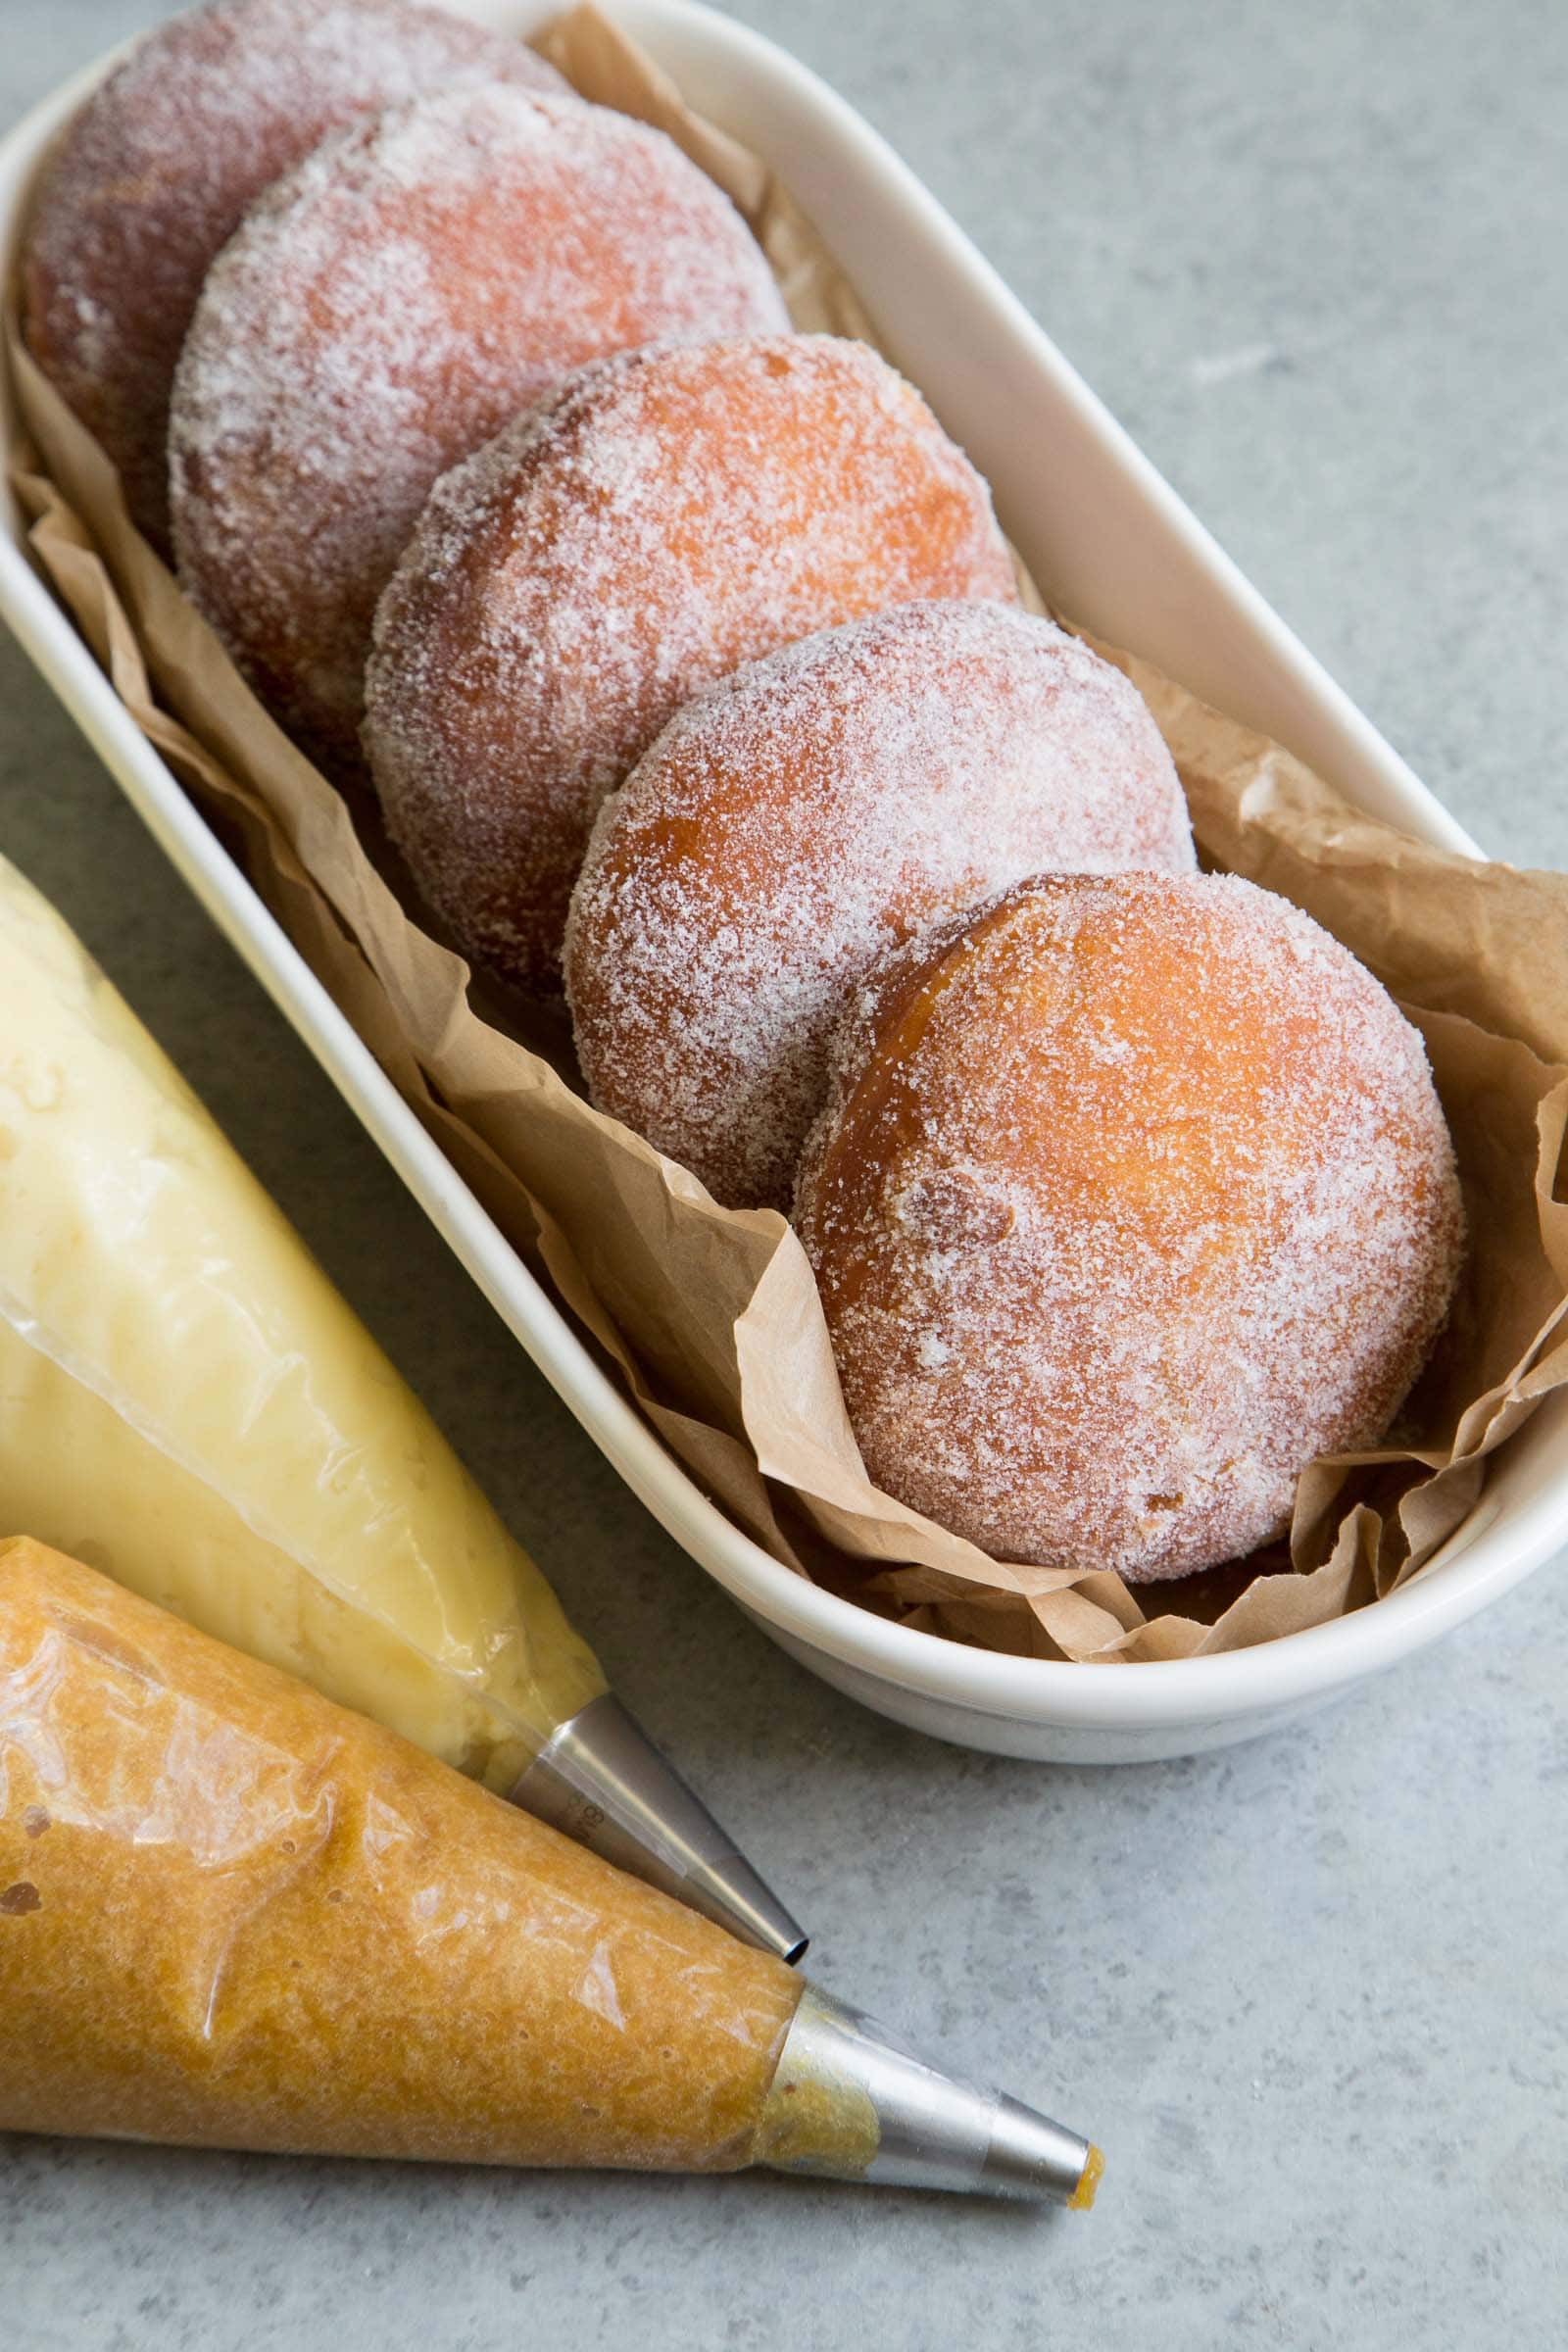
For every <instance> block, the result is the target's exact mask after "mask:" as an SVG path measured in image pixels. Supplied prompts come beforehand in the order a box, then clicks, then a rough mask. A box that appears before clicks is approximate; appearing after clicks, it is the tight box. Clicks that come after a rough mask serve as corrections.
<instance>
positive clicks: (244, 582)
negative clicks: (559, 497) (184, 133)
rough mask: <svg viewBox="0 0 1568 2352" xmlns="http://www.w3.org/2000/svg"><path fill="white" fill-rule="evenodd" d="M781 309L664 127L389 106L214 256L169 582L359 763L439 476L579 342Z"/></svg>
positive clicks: (643, 337) (280, 695)
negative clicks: (373, 665) (384, 640)
mask: <svg viewBox="0 0 1568 2352" xmlns="http://www.w3.org/2000/svg"><path fill="white" fill-rule="evenodd" d="M783 323H784V308H783V302H782V298H781V297H780V295H779V292H778V289H777V287H776V286H775V285H774V283H773V279H772V276H771V273H770V272H769V270H768V267H767V263H766V261H765V260H764V258H763V255H762V252H761V249H760V246H759V245H758V244H757V243H756V241H755V240H754V238H753V237H752V235H751V232H750V230H749V229H748V228H747V226H746V224H745V222H744V221H742V219H741V217H740V215H739V213H737V212H736V210H735V208H734V206H733V205H732V204H731V203H730V201H729V199H728V197H727V196H725V195H724V194H723V193H722V192H721V191H720V190H719V189H718V188H717V187H715V185H714V184H713V182H712V181H711V179H709V178H708V177H707V176H706V174H705V173H703V172H700V171H699V170H698V169H697V167H696V165H695V164H691V163H688V162H687V160H686V158H685V156H683V155H682V154H681V152H680V150H679V148H678V147H676V146H675V145H674V143H673V141H672V140H670V139H667V138H666V137H665V136H664V134H663V133H662V131H658V130H651V129H650V128H649V127H648V125H647V124H646V123H634V122H632V121H631V119H630V118H629V117H628V116H625V115H618V114H614V113H613V112H612V111H611V110H610V109H609V108H608V107H597V106H594V107H591V106H588V105H586V104H585V103H584V102H583V101H582V100H580V99H576V98H553V97H547V96H540V95H537V94H535V93H534V92H531V91H527V90H520V89H514V88H511V87H509V86H505V85H502V84H500V83H489V84H486V85H484V86H483V87H478V88H458V89H449V90H441V91H438V92H436V93H435V94H434V95H433V96H431V97H429V98H425V99H420V100H417V101H416V102H415V103H414V104H413V105H410V106H407V107H400V108H395V109H393V110H391V111H389V112H387V113H385V114H381V115H377V116H373V117H371V118H370V119H369V120H368V122H365V123H358V124H356V125H355V126H353V127H352V128H350V129H348V130H346V131H341V132H339V133H338V134H337V135H336V137H335V138H333V139H330V140H328V141H327V142H326V143H325V144H324V145H322V146H320V147H319V148H317V150H316V151H315V153H314V154H313V155H311V156H310V157H309V158H308V159H307V160H306V162H305V163H303V164H302V165H300V166H299V167H298V168H297V169H296V170H295V171H294V172H291V173H290V174H289V176H288V177H287V178H286V179H283V180H281V181H279V182H278V183H277V184H276V185H275V186H274V187H273V188H272V189H270V191H269V193H268V194H267V195H265V196H263V197H262V198H261V199H260V201H259V202H258V203H257V204H256V205H255V206H254V207H253V208H252V210H251V212H250V213H249V214H248V215H247V217H246V220H245V223H244V225H243V227H242V228H241V229H240V230H239V232H238V234H237V235H236V236H234V237H233V238H232V239H231V240H230V242H229V243H228V244H227V245H226V246H225V247H224V249H223V251H222V253H221V255H220V256H219V258H218V260H217V262H216V263H215V264H214V266H213V269H212V271H211V274H210V275H209V277H208V280H207V284H206V287H205V289H204V291H203V293H202V297H201V300H200V302H199V303H198V305H197V307H196V315H195V318H194V319H193V320H192V322H191V328H190V333H189V335H188V337H187V339H186V343H185V349H184V353H183V355H182V357H181V360H180V364H179V371H178V374H177V375H176V377H175V382H174V397H173V404H172V415H171V435H170V456H171V496H172V515H173V536H174V550H175V555H176V557H177V560H178V564H179V571H180V577H181V579H182V581H183V582H184V584H185V586H186V588H187V589H188V590H189V592H190V594H191V595H192V596H193V597H194V599H195V600H196V602H197V604H198V605H199V606H200V608H201V609H202V611H203V612H204V613H206V615H207V617H208V618H209V619H210V620H211V621H212V622H213V623H214V624H215V626H216V627H217V628H218V630H219V633H220V634H221V636H222V638H223V639H224V641H225V643H226V644H227V646H228V648H229V650H230V652H231V653H232V654H233V655H234V657H235V659H236V660H237V661H238V662H239V665H240V667H241V668H242V669H243V670H244V671H245V672H246V674H247V676H248V677H249V678H250V680H251V682H252V684H253V685H254V686H255V687H256V688H257V690H258V691H259V692H260V694H261V695H262V697H263V699H264V700H265V701H266V702H267V703H268V704H269V705H270V708H271V709H272V711H274V713H275V714H276V715H277V716H278V717H279V718H280V719H281V721H282V723H283V724H284V725H285V726H286V727H288V728H290V729H291V730H292V731H293V732H295V733H296V734H297V735H298V736H299V737H300V738H301V740H302V741H304V742H305V743H306V744H307V746H308V748H310V749H311V750H313V751H315V752H316V753H317V754H318V755H319V756H320V757H322V758H324V759H325V760H327V762H328V763H329V764H330V765H332V766H334V767H338V768H340V769H343V768H347V769H352V768H353V767H355V765H356V764H357V762H358V758H359V747H358V728H359V721H360V715H361V708H362V700H363V691H364V663H365V656H366V652H367V650H368V644H369V637H370V623H371V620H372V618H373V615H374V613H375V602H376V598H377V597H378V596H379V594H380V592H381V589H382V587H383V585H384V583H385V581H386V579H387V577H388V575H389V574H390V572H391V571H392V568H393V566H394V564H396V563H397V560H398V558H399V556H400V555H401V554H402V552H403V549H404V546H405V544H406V542H407V540H408V538H409V535H410V533H411V531H412V530H413V528H414V525H415V522H416V520H417V517H418V514H419V510H420V508H421V507H422V506H423V504H424V501H425V499H426V497H427V495H428V493H429V491H430V488H431V485H432V484H433V483H434V481H435V480H436V478H437V476H438V475H439V474H441V473H444V472H445V471H446V469H447V467H448V466H451V465H452V464H454V462H455V461H456V460H457V459H459V458H462V457H465V456H466V454H467V453H468V451H469V450H471V449H475V448H477V446H478V445H479V443H480V442H482V441H484V440H487V439H488V438H489V436H490V435H491V434H492V433H494V432H495V431H497V429H498V428H499V427H500V426H501V425H502V424H504V423H505V422H507V420H508V419H509V418H511V417H515V415H516V413H517V411H518V410H519V409H522V408H526V407H527V406H528V404H529V403H530V402H532V401H534V400H536V399H537V398H538V397H539V395H540V393H541V392H543V391H544V390H545V388H546V387H547V386H548V385H551V384H553V383H555V382H556V380H557V379H558V378H559V377H561V376H563V375H564V374H566V373H568V372H569V371H570V370H571V369H573V368H577V367H579V366H581V365H582V363H583V362H584V361H587V360H591V359H597V358H601V357H603V356H604V355H605V354H606V353H609V352H613V351H619V350H621V349H622V348H623V347H625V346H627V345H630V344H638V343H646V342H648V341H649V340H650V339H651V338H653V337H656V336H664V335H685V336H705V335H717V334H727V333H732V332H734V331H736V330H737V329H743V328H750V327H767V328H770V329H771V328H773V327H775V326H779V325H782V324H783Z"/></svg>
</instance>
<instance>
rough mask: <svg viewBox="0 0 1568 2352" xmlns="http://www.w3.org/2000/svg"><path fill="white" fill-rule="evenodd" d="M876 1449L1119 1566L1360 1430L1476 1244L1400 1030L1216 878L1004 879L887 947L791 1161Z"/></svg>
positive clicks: (1289, 1477) (1336, 961)
mask: <svg viewBox="0 0 1568 2352" xmlns="http://www.w3.org/2000/svg"><path fill="white" fill-rule="evenodd" d="M796 1217H797V1222H798V1225H799V1228H800V1232H801V1235H802V1239H803V1241H804V1242H805V1244H806V1248H807V1250H808V1253H809V1256H810V1258H811V1261H812V1264H813V1266H814V1267H815V1269H816V1274H817V1279H818V1283H819V1285H820V1288H821V1294H822V1300H823V1305H824V1308H825V1310H826V1314H827V1319H828V1326H829V1329H830V1331H831V1333H832V1336H833V1345H834V1351H835V1354H836V1356H837V1359H838V1364H839V1370H840V1374H841V1376H842V1379H843V1383H844V1391H845V1397H846V1399H847V1401H848V1405H849V1410H850V1416H851V1419H852V1421H853V1422H854V1425H855V1428H856V1432H857V1435H858V1439H859V1442H860V1446H861V1450H862V1452H863V1454H864V1456H865V1461H866V1466H867V1468H868V1469H869V1471H870V1473H871V1475H872V1477H873V1478H874V1479H875V1480H877V1482H878V1483H879V1484H880V1485H881V1486H883V1487H884V1488H885V1489H886V1490H887V1491H888V1492H889V1493H891V1494H893V1495H898V1496H900V1497H901V1498H902V1499H903V1500H905V1501H906V1502H908V1503H910V1504H912V1505H913V1506H914V1507H915V1508H917V1509H919V1510H921V1511H923V1512H925V1513H927V1514H928V1515H929V1516H931V1517H932V1518H935V1519H937V1520H939V1521H941V1522H942V1523H943V1524H944V1525H946V1526H948V1527H950V1528H952V1529H953V1530H955V1532H956V1533H957V1534H959V1535H961V1536H965V1537H968V1538H970V1539H971V1540H972V1541H973V1542H975V1543H976V1544H980V1545H982V1546H983V1547H984V1548H985V1549H987V1550H988V1551H990V1552H991V1553H992V1554H993V1555H994V1556H998V1557H1001V1558H1003V1559H1013V1560H1024V1561H1033V1562H1038V1563H1040V1564H1043V1565H1045V1566H1048V1567H1052V1568H1066V1569H1070V1570H1073V1571H1076V1572H1079V1573H1086V1572H1088V1571H1089V1570H1091V1569H1099V1568H1115V1569H1119V1570H1120V1571H1121V1573H1122V1574H1123V1575H1124V1576H1125V1577H1128V1578H1130V1579H1133V1580H1144V1581H1147V1580H1152V1579H1155V1578H1161V1577H1169V1576H1177V1575H1181V1574H1183V1573H1185V1572H1187V1571H1190V1570H1195V1569H1199V1568H1203V1567H1208V1566H1212V1565H1214V1564H1216V1563H1218V1562H1220V1561H1222V1560H1226V1559H1230V1558H1233V1557H1237V1556H1240V1555H1243V1554H1245V1553H1246V1552H1248V1551H1250V1549H1252V1547H1253V1546H1254V1545H1256V1544H1262V1543H1264V1542H1267V1541H1268V1540H1270V1539H1272V1538H1274V1537H1277V1536H1278V1535H1280V1534H1281V1533H1282V1532H1283V1531H1284V1529H1285V1527H1286V1525H1287V1523H1288V1519H1289V1514H1290V1509H1291V1502H1292V1495H1293V1492H1294V1488H1295V1483H1296V1479H1297V1477H1298V1475H1299V1472H1300V1471H1301V1470H1302V1469H1303V1468H1304V1467H1305V1465H1306V1464H1307V1463H1308V1462H1309V1461H1311V1460H1312V1459H1313V1458H1314V1457H1315V1456H1317V1455H1319V1454H1321V1453H1325V1452H1333V1451H1338V1450H1341V1449H1343V1448H1349V1447H1356V1446H1367V1445H1371V1444H1373V1443H1375V1442H1376V1440H1377V1439H1378V1438H1379V1437H1380V1436H1381V1435H1382V1433H1383V1431H1384V1430H1385V1429H1386V1428H1387V1426H1388V1423H1389V1420H1390V1418H1391V1416H1392V1415H1393V1413H1394V1412H1395V1411H1396V1409H1397V1406H1398V1404H1399V1402H1400V1400H1401V1399H1402V1397H1404V1395H1405V1393H1406V1391H1407V1390H1408V1388H1409V1386H1410V1383H1411V1381H1412V1380H1413V1379H1414V1377H1415V1375H1416V1373H1417V1371H1418V1370H1419V1368H1420V1366H1421V1363H1422V1362H1423V1360H1424V1358H1425V1356H1426V1353H1427V1351H1428V1348H1429V1347H1430V1345H1431V1343H1432V1340H1433V1339H1434V1337H1435V1335H1436V1333H1437V1331H1438V1329H1439V1327H1440V1326H1441V1324H1442V1321H1443V1318H1444V1316H1445V1314H1446V1309H1447V1305H1448V1301H1449V1299H1450V1296H1451V1293H1452V1289H1453V1285H1454V1281H1455V1279H1456V1275H1457V1270H1458V1265H1459V1258H1460V1252H1461V1248H1462V1240H1463V1213H1462V1208H1461V1203H1460V1196H1459V1188H1458V1180H1457V1176H1456V1173H1455V1167H1454V1159H1453V1152H1452V1146H1451V1144H1450V1142H1449V1138H1448V1133H1447V1129H1446V1124H1445V1121H1444V1117H1443V1112H1442V1108H1441V1106H1440V1104H1439V1103H1438V1099H1437V1094H1436V1090H1435V1089H1434V1087H1433V1084H1432V1079H1431V1074H1430V1072H1429V1070H1428V1067H1427V1061H1426V1054H1425V1051H1424V1049H1423V1047H1422V1044H1421V1040H1420V1038H1419V1036H1418V1035H1417V1034H1416V1032H1415V1030H1414V1029H1412V1028H1411V1026H1410V1024H1409V1023H1408V1022H1407V1021H1406V1020H1405V1019H1404V1018H1403V1016H1402V1014H1401V1013H1400V1012H1399V1010H1398V1008H1397V1005H1395V1004H1394V1002H1393V1000H1392V999H1391V998H1390V997H1389V996H1388V995H1387V994H1386V992H1385V991H1384V990H1383V989H1382V988H1381V987H1380V986H1379V985H1378V983H1377V982H1376V981H1375V980H1374V979H1373V978H1372V976H1371V975H1370V973H1368V972H1367V971H1366V970H1365V969H1364V968H1363V967H1362V966H1361V965H1360V964H1358V963H1357V962H1356V961H1355V959H1354V957H1353V956H1350V955H1349V954H1348V952H1347V951H1346V950H1345V949H1343V948H1342V947H1340V946H1339V945H1338V944H1337V942H1335V941H1334V940H1333V939H1331V938H1330V937H1329V935H1328V934H1327V933H1326V932H1324V931H1322V930H1320V929H1319V927H1318V926H1317V925H1316V924H1315V923H1314V922H1312V921H1311V920H1310V918H1309V917H1308V916H1306V915H1305V914H1303V913H1301V911H1300V910H1299V908H1298V907H1293V906H1291V905H1290V904H1289V903H1288V902H1287V901H1285V900H1283V899H1279V898H1276V897H1274V896H1273V895H1272V894H1270V893H1269V892H1266V891H1263V890H1259V889H1257V888H1255V887H1254V886H1253V885H1252V884H1250V883H1248V882H1244V881H1241V880H1239V879H1237V878H1236V877H1233V876H1228V875H1226V876H1218V875H1214V876H1203V877H1197V878H1193V879H1189V880H1185V881H1173V880H1165V879H1162V878H1158V877H1155V876H1152V875H1134V876H1124V877H1118V878H1109V879H1098V880H1089V879H1085V880H1057V879H1054V880H1050V881H1044V882H1035V883H1030V884H1027V885H1025V886H1024V887H1023V888H1022V889H1020V890H1018V891H1015V892H1013V893H1011V894H1009V895H1008V896H1006V897H1005V898H1003V899H1002V900H1000V901H998V902H996V903H994V905H993V906H992V907H989V908H988V909H985V910H983V911H982V912H980V913H979V914H977V915H975V916H973V917H972V918H970V920H969V921H968V922H967V923H962V922H959V923H956V924H953V925H950V926H946V927H945V928H944V930H943V932H942V933H941V934H940V935H938V937H937V938H936V939H935V941H934V942H933V943H931V944H929V945H927V946H926V947H924V948H923V949H921V950H919V951H916V952H913V953H908V952H907V953H906V954H905V955H904V956H899V957H896V958H894V959H893V961H892V963H891V964H890V966H889V967H888V968H887V969H886V970H885V971H884V973H883V974H882V975H881V976H879V978H878V980H877V981H876V982H875V983H874V984H873V985H872V986H871V987H870V988H869V989H868V990H867V991H866V992H864V996H863V999H862V1001H861V1003H860V1004H859V1005H858V1008H857V1009H856V1011H855V1012H854V1014H853V1015H852V1016H851V1018H850V1020H849V1021H848V1022H847V1023H846V1027H845V1030H844V1033H843V1036H842V1038H841V1041H840V1045H839V1048H838V1050H837V1066H836V1075H835V1081H834V1092H833V1099H832V1101H831V1103H830V1104H829V1107H828V1108H827V1109H826V1110H825V1111H824V1112H823V1114H822V1117H821V1119H820V1121H819V1122H818V1124H817V1126H816V1128H815V1130H814V1131H813V1134H812V1136H811V1139H810V1142H809V1146H808V1149H807V1152H806V1155H805V1157H804V1159H803V1162H802V1167H801V1173H800V1179H799V1184H798V1189H797V1196H796Z"/></svg>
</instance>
